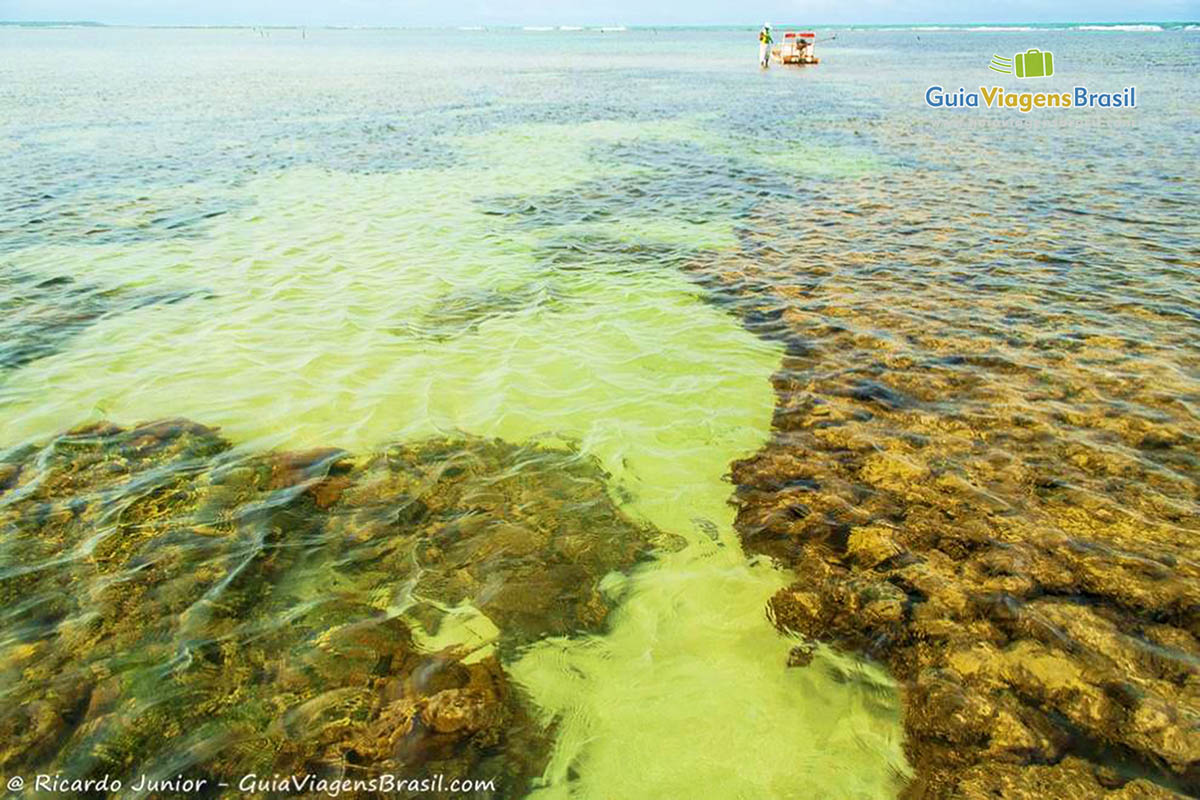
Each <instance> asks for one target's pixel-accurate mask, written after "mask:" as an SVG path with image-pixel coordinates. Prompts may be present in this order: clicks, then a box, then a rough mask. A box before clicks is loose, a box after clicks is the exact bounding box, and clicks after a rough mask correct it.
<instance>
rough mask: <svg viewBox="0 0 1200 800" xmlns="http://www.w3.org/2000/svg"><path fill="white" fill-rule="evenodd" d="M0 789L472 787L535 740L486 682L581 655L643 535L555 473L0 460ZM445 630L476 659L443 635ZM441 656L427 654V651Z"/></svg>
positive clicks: (444, 461)
mask: <svg viewBox="0 0 1200 800" xmlns="http://www.w3.org/2000/svg"><path fill="white" fill-rule="evenodd" d="M0 465H2V467H3V471H0V619H2V620H3V629H4V630H5V631H6V636H5V637H4V638H3V640H0V685H3V686H4V687H5V689H4V690H3V692H4V698H5V701H4V703H3V704H0V771H3V772H4V773H5V774H14V773H33V772H56V773H62V774H63V775H67V776H71V777H81V778H86V777H89V776H99V775H103V774H105V773H109V774H112V775H136V774H143V773H144V774H148V775H150V774H159V773H161V774H170V775H175V774H180V773H182V774H185V775H187V776H192V777H198V778H199V777H203V778H208V779H210V780H212V781H219V780H226V781H229V780H230V779H231V778H237V777H238V776H241V775H244V774H249V773H252V772H253V773H257V774H260V775H272V774H280V775H289V774H299V773H305V772H309V773H314V774H320V775H325V776H331V777H358V776H361V775H363V774H375V773H379V772H392V773H395V774H397V775H402V776H406V777H415V776H416V774H417V773H420V774H425V773H435V772H441V773H444V774H445V775H446V776H447V778H450V777H467V776H472V777H481V778H494V779H496V781H497V786H498V789H499V790H500V791H501V792H503V793H508V794H512V793H519V792H520V791H521V788H522V787H524V786H525V785H527V784H528V782H529V781H530V780H531V779H532V778H533V777H535V776H536V775H538V774H540V772H541V770H542V768H543V766H544V760H545V757H546V754H547V748H548V744H549V737H548V734H547V732H546V731H545V730H543V729H542V728H541V727H540V726H539V725H537V724H535V723H534V722H533V720H532V718H531V717H530V716H529V715H528V714H527V712H526V708H525V704H524V700H523V698H522V696H521V693H520V692H519V691H518V690H517V689H516V688H515V687H514V686H513V685H512V684H511V683H510V681H509V680H508V678H507V676H506V674H505V671H504V668H503V666H502V663H501V661H500V658H501V656H502V655H504V654H505V653H508V652H510V651H512V650H513V649H515V648H517V647H519V646H521V645H522V644H525V643H528V642H531V641H534V640H536V639H538V638H541V637H544V636H547V635H556V634H571V633H575V632H577V631H584V630H596V629H597V628H599V626H601V625H602V624H603V622H604V619H605V617H606V615H607V612H608V609H609V606H610V604H611V603H612V602H613V600H612V598H610V597H608V596H606V595H605V594H604V593H602V592H601V591H600V581H601V579H602V578H603V577H604V576H605V575H606V574H608V573H609V572H610V571H612V570H615V569H627V568H629V567H630V566H632V565H633V564H634V563H635V562H636V561H637V560H638V559H640V558H643V557H644V556H645V555H646V553H647V551H648V549H649V547H650V545H649V543H650V541H651V539H652V538H653V535H652V532H651V531H649V530H647V529H645V528H643V527H641V526H638V525H635V524H633V523H631V522H630V521H629V520H628V519H626V518H625V517H624V516H623V515H622V514H621V513H620V512H619V511H618V510H617V509H616V507H615V506H613V504H612V502H611V501H610V500H609V498H608V495H607V493H606V491H605V484H604V478H605V476H604V474H603V473H602V472H601V470H600V469H599V468H598V467H597V466H596V464H595V463H594V462H593V461H592V460H590V459H588V458H585V457H583V456H581V455H579V454H577V453H573V452H569V451H566V450H556V449H546V448H541V447H536V446H526V447H519V446H515V445H512V444H507V443H505V442H501V441H497V440H484V439H470V438H466V439H460V440H448V439H434V440H429V441H424V442H414V443H404V444H397V445H394V446H392V447H389V448H387V449H386V450H385V451H384V452H382V453H380V454H378V455H375V456H367V457H355V456H352V455H350V454H347V453H344V452H342V451H338V450H315V451H308V452H303V453H275V454H267V455H259V456H251V457H246V456H245V455H244V454H240V453H238V452H236V451H234V450H233V449H232V448H231V447H230V445H229V443H228V442H226V441H225V440H223V439H222V438H221V437H220V435H219V434H218V433H217V432H216V431H213V430H211V429H208V428H205V427H203V426H200V425H197V424H195V423H191V422H188V421H185V420H173V421H166V422H158V423H153V424H148V425H141V426H137V427H134V428H119V427H117V426H114V425H110V424H99V425H93V426H89V427H85V428H79V429H76V430H74V431H71V432H69V433H67V434H64V435H62V436H59V437H57V438H56V439H54V440H53V441H51V442H49V443H48V444H46V445H45V446H41V447H26V448H22V449H18V450H16V451H12V452H9V453H7V454H0ZM464 609H468V610H470V613H472V614H474V615H476V617H483V618H486V619H487V620H490V623H491V624H492V626H493V627H492V628H491V630H492V631H494V634H493V635H492V636H491V637H490V638H489V637H488V636H483V637H482V638H480V637H474V638H472V637H471V636H465V635H456V632H455V631H454V630H453V629H452V626H451V622H452V621H453V620H454V619H457V616H456V615H459V616H460V615H461V613H462V612H463V610H464ZM443 625H445V626H447V628H446V630H439V628H440V627H441V626H443Z"/></svg>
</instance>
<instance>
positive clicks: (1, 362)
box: [0, 266, 211, 374]
mask: <svg viewBox="0 0 1200 800" xmlns="http://www.w3.org/2000/svg"><path fill="white" fill-rule="evenodd" d="M209 296H211V295H210V293H208V292H205V291H174V292H160V293H150V292H144V291H140V290H131V289H121V288H105V287H100V286H95V285H91V284H86V283H81V282H79V281H76V280H75V279H74V278H70V277H67V276H62V275H60V276H55V277H45V276H40V275H34V274H32V273H28V272H24V271H22V270H18V269H15V268H12V267H7V266H0V374H2V372H3V371H4V370H6V369H15V368H17V367H23V366H25V365H26V364H30V363H32V362H34V361H37V360H38V359H40V358H45V357H47V356H51V355H54V354H55V353H57V352H59V351H60V350H62V349H63V347H65V346H66V345H67V343H69V342H70V340H71V339H73V338H74V337H76V336H78V335H79V334H80V333H82V332H83V331H85V330H86V329H87V328H89V327H91V326H92V325H95V324H97V323H98V322H99V321H100V320H102V319H103V318H105V317H107V316H111V315H114V314H124V313H129V312H131V311H134V310H136V309H139V308H143V307H145V306H155V305H171V304H174V303H179V302H182V301H184V300H188V299H190V298H196V297H199V298H206V297H209Z"/></svg>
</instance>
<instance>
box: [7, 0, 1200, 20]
mask: <svg viewBox="0 0 1200 800" xmlns="http://www.w3.org/2000/svg"><path fill="white" fill-rule="evenodd" d="M1197 18H1200V0H1142V1H1140V2H1130V1H1129V0H1123V2H1117V0H1061V1H1060V2H1055V0H983V1H982V2H969V3H968V2H964V0H737V1H736V2H735V1H734V0H659V1H658V2H646V0H0V20H92V21H97V22H107V23H111V24H129V25H139V24H141V25H239V24H248V25H254V24H264V25H398V26H406V25H484V24H494V25H502V24H511V25H564V24H565V25H572V24H580V25H595V24H624V25H672V24H675V25H681V24H746V25H759V24H761V23H762V21H763V20H764V19H766V20H778V22H779V24H784V23H798V24H813V25H816V24H847V23H922V22H952V23H964V22H999V23H1003V22H1009V23H1011V22H1137V21H1169V20H1189V21H1190V20H1196V19H1197Z"/></svg>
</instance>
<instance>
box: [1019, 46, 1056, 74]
mask: <svg viewBox="0 0 1200 800" xmlns="http://www.w3.org/2000/svg"><path fill="white" fill-rule="evenodd" d="M1013 61H1014V62H1015V65H1016V68H1017V69H1016V73H1017V77H1018V78H1049V77H1050V76H1051V75H1053V74H1054V54H1053V53H1051V52H1050V51H1049V50H1046V51H1042V50H1038V49H1037V48H1035V47H1031V48H1030V49H1028V50H1026V51H1025V52H1024V53H1017V54H1016V55H1015V56H1013Z"/></svg>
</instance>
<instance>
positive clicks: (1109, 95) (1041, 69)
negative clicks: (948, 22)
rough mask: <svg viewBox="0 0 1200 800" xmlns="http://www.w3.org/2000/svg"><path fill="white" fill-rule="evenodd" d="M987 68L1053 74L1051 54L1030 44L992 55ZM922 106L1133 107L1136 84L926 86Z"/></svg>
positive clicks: (1043, 75) (1022, 75) (1021, 110)
mask: <svg viewBox="0 0 1200 800" xmlns="http://www.w3.org/2000/svg"><path fill="white" fill-rule="evenodd" d="M988 69H990V70H991V71H992V72H999V73H1001V74H1002V75H1011V76H1013V77H1014V78H1020V79H1022V80H1024V79H1028V78H1049V77H1052V76H1053V75H1054V54H1053V53H1051V52H1050V51H1049V50H1039V49H1037V48H1036V47H1031V48H1029V49H1028V50H1026V51H1025V52H1023V53H1016V54H1014V55H1013V56H1012V58H1009V57H1008V56H1001V55H995V54H993V55H992V60H991V61H989V62H988ZM925 105H927V106H928V107H930V108H937V109H947V108H954V109H957V108H986V109H998V110H1003V109H1011V110H1013V111H1017V112H1019V113H1021V114H1028V113H1030V112H1032V111H1035V110H1036V111H1041V110H1047V111H1061V110H1071V109H1078V108H1102V109H1114V108H1136V107H1137V87H1136V86H1127V87H1125V88H1124V89H1119V90H1117V91H1106V92H1094V91H1091V90H1090V89H1088V87H1086V86H1072V87H1071V88H1070V90H1069V91H1068V90H1065V89H1059V90H1052V91H1048V92H1042V91H1039V92H1033V91H1029V90H1016V91H1006V90H1005V89H1004V88H1003V87H1001V86H980V87H979V89H978V91H973V90H968V89H967V88H965V87H961V88H959V89H957V90H953V89H951V90H946V89H944V88H942V87H941V86H930V87H929V88H928V89H926V90H925Z"/></svg>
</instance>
